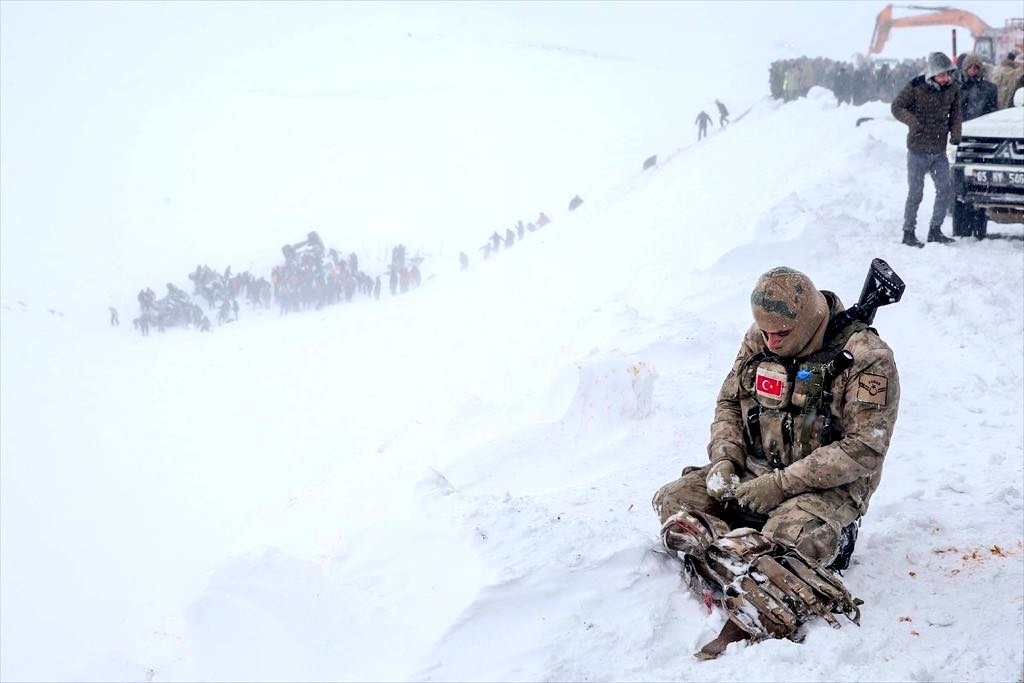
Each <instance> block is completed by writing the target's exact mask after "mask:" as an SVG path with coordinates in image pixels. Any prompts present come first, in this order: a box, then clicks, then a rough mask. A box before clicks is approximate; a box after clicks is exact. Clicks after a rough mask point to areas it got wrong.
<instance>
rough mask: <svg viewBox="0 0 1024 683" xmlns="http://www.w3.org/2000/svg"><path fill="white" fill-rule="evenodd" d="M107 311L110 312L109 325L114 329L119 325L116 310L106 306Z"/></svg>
mask: <svg viewBox="0 0 1024 683" xmlns="http://www.w3.org/2000/svg"><path fill="white" fill-rule="evenodd" d="M107 309H108V310H109V311H110V324H111V325H112V326H115V327H116V326H118V325H120V324H121V321H120V320H119V319H118V317H117V309H116V308H114V307H113V306H107Z"/></svg>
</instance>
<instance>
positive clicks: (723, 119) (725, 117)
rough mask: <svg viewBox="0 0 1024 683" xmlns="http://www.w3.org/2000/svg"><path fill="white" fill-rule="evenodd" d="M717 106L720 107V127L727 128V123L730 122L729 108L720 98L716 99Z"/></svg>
mask: <svg viewBox="0 0 1024 683" xmlns="http://www.w3.org/2000/svg"><path fill="white" fill-rule="evenodd" d="M715 106H716V107H718V127H719V128H725V125H726V124H727V123H729V110H728V109H726V108H725V105H724V104H722V103H721V102H719V101H718V100H715Z"/></svg>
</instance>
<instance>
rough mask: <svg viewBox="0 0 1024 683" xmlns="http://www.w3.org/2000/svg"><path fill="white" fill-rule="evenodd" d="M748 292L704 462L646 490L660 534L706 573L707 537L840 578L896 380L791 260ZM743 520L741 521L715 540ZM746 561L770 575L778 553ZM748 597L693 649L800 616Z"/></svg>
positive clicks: (882, 444)
mask: <svg viewBox="0 0 1024 683" xmlns="http://www.w3.org/2000/svg"><path fill="white" fill-rule="evenodd" d="M750 305H751V311H752V313H753V318H754V323H753V325H751V326H750V328H749V329H748V330H747V332H746V334H745V335H744V337H743V341H742V342H741V344H740V349H739V353H738V354H737V355H736V359H735V361H734V362H733V365H732V369H731V370H730V371H729V374H728V376H727V377H726V378H725V382H724V383H723V384H722V388H721V390H720V391H719V394H718V400H717V404H716V407H715V414H714V419H713V421H712V423H711V438H710V441H709V443H708V446H707V452H708V459H709V460H710V462H709V463H708V464H707V465H704V466H703V467H700V466H688V467H686V468H684V469H683V471H682V476H681V477H680V478H679V479H676V480H675V481H672V482H669V483H668V484H665V485H664V486H662V487H661V488H660V489H659V490H658V491H657V492H656V493H655V494H654V498H653V500H652V504H653V506H654V509H655V512H656V513H657V514H658V516H659V519H660V520H661V523H662V528H661V540H662V543H663V544H664V546H665V547H666V548H667V549H668V550H669V551H670V552H671V553H672V554H677V555H678V556H679V557H680V558H681V559H683V560H684V562H686V564H687V566H688V567H689V568H691V569H692V570H694V572H696V574H695V576H697V577H701V576H703V577H705V578H708V577H711V576H715V567H714V566H712V565H709V564H708V563H707V562H706V560H707V559H708V558H709V556H710V555H709V554H708V551H709V548H712V547H713V549H712V551H711V552H712V553H713V554H715V557H717V558H718V561H719V562H725V563H728V562H729V558H730V557H731V558H733V559H736V560H737V564H736V565H735V566H742V567H748V566H751V563H752V561H753V559H755V558H756V555H754V553H755V552H759V553H761V554H765V553H766V552H769V553H771V554H772V557H779V556H783V557H785V556H787V553H788V556H790V557H796V556H797V554H798V555H799V559H800V560H801V562H803V561H804V560H806V562H803V564H806V565H807V567H810V570H811V571H813V572H815V573H817V574H818V575H819V576H821V577H824V578H825V579H826V580H827V581H833V580H834V581H835V585H836V586H837V587H842V583H841V582H840V581H839V579H838V578H837V577H836V575H835V574H834V571H842V570H844V569H846V567H847V566H848V564H849V561H850V556H851V554H852V553H853V548H854V544H855V542H856V538H857V528H858V525H859V522H860V519H861V518H862V517H863V516H864V514H865V513H866V512H867V510H868V502H869V501H870V500H871V496H872V494H873V493H874V492H875V490H876V489H877V488H878V484H879V482H880V480H881V476H882V462H883V460H884V458H885V454H886V451H887V450H888V448H889V441H890V439H891V437H892V433H893V428H894V427H895V424H896V416H897V413H898V409H899V401H900V380H899V375H898V373H897V371H896V364H895V362H894V360H893V353H892V350H891V349H890V348H889V346H888V345H887V344H886V343H885V342H884V341H882V339H881V338H880V337H879V336H878V333H877V332H876V331H875V330H874V329H873V328H871V327H868V326H867V325H866V324H864V323H863V322H860V321H854V322H849V321H850V318H849V317H847V316H844V315H843V311H844V308H843V305H842V302H841V301H840V300H839V297H838V296H836V295H835V294H834V293H832V292H828V291H819V290H818V289H817V288H816V287H815V285H814V283H813V282H812V281H811V279H810V278H809V277H807V275H805V274H803V273H801V272H799V271H796V270H793V269H791V268H785V267H777V268H773V269H771V270H769V271H768V272H766V273H765V274H763V275H762V276H761V277H760V278H759V279H758V281H757V284H756V285H755V287H754V290H753V292H752V293H751V296H750ZM841 359H842V360H841ZM844 365H845V367H843V366H844ZM743 527H747V528H749V530H748V531H744V532H742V533H740V532H739V531H735V532H733V533H732V534H730V538H729V539H727V540H725V542H722V543H719V542H718V539H720V538H721V537H722V536H723V535H724V534H727V533H729V530H731V529H733V530H739V529H741V528H743ZM783 563H785V562H783ZM769 564H770V563H769ZM718 566H721V564H719V565H718ZM757 566H758V567H759V568H760V569H762V570H764V571H766V572H767V571H769V570H772V572H771V573H772V576H773V577H774V576H775V575H776V574H779V575H780V576H783V574H781V573H780V572H779V571H776V569H777V565H772V564H770V566H769V565H761V564H758V565H757ZM798 569H801V570H805V569H806V567H801V568H798ZM783 578H784V582H785V581H789V579H788V578H785V576H784V577H783ZM729 580H730V579H729V578H728V577H726V582H727V583H728V581H729ZM774 580H775V579H774V578H773V583H774ZM736 581H737V584H738V585H739V584H740V583H741V582H740V579H739V578H737V579H736ZM742 585H748V584H742ZM702 586H703V588H707V586H706V585H704V584H701V581H700V579H698V580H697V581H696V583H692V584H691V587H693V588H694V589H695V590H697V593H698V595H703V593H702V590H703V588H702ZM844 590H845V589H844ZM709 595H710V593H709ZM748 597H750V598H751V599H750V600H748V601H746V602H745V601H744V600H738V601H736V600H734V601H732V602H730V601H729V600H728V599H723V601H722V603H723V604H722V606H723V607H724V608H725V609H726V611H727V612H728V613H729V617H730V621H729V622H728V623H727V624H726V627H725V629H723V631H722V634H721V635H720V636H719V638H716V639H715V641H712V642H711V643H709V644H708V645H706V646H705V648H704V649H703V650H702V651H701V652H700V653H698V654H697V656H698V657H699V658H713V657H715V656H717V655H718V654H720V653H721V651H722V650H724V648H725V646H726V645H728V643H729V642H735V641H736V640H740V639H743V638H753V639H754V640H759V639H762V638H765V637H785V636H786V635H787V633H791V632H792V630H793V629H795V628H796V626H797V625H798V623H797V622H799V621H800V617H793V615H791V614H789V613H784V612H776V611H771V610H769V611H771V613H765V610H764V609H762V608H763V606H764V605H763V603H757V601H756V600H754V599H753V596H748ZM847 597H848V596H847ZM798 599H799V598H794V600H798ZM759 604H760V606H759ZM796 604H798V603H796ZM837 604H839V606H840V607H841V608H842V609H843V610H844V613H845V610H846V609H853V610H855V609H856V607H855V601H854V600H853V599H852V598H850V599H849V600H848V601H846V600H845V597H844V599H843V600H841V601H840V603H837ZM744 610H753V611H758V612H761V614H760V618H759V619H758V620H756V623H754V622H753V621H750V620H749V619H748V620H747V621H744V619H743V615H742V612H743V611H744ZM737 612H739V613H737ZM813 612H814V611H813V610H811V613H812V614H813ZM803 614H804V616H803V617H802V618H804V619H806V618H808V617H806V614H807V613H806V612H804V613H803ZM778 619H783V622H785V623H783V622H779V621H778ZM787 619H788V620H789V621H786V620H787ZM787 624H788V625H787ZM762 627H764V628H765V629H767V630H764V629H762Z"/></svg>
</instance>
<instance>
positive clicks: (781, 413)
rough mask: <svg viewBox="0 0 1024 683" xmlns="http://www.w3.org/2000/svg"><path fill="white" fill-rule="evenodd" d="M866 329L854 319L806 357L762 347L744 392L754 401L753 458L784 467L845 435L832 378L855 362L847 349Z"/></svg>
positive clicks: (746, 368) (749, 422)
mask: <svg viewBox="0 0 1024 683" xmlns="http://www.w3.org/2000/svg"><path fill="white" fill-rule="evenodd" d="M866 329H870V328H869V327H868V326H867V325H865V324H864V323H862V322H853V323H850V324H849V325H847V326H846V327H845V328H843V329H842V330H840V331H839V332H838V333H837V334H835V335H834V336H832V338H831V339H829V340H827V341H826V344H825V346H824V347H823V348H822V349H821V350H820V351H816V352H814V353H812V354H810V355H808V356H803V357H801V358H781V357H779V356H777V355H775V354H773V353H770V352H768V351H762V352H760V353H757V354H754V355H753V356H751V357H750V358H748V359H747V360H746V361H745V362H744V364H743V365H742V366H741V368H740V373H739V380H740V391H741V396H743V395H744V394H745V395H746V397H747V398H749V399H752V401H753V402H752V404H751V405H750V407H749V408H748V409H747V413H746V415H744V429H743V435H744V440H745V441H746V446H747V453H748V455H749V456H750V457H752V458H754V459H755V460H759V461H761V462H762V463H763V464H764V465H765V466H766V467H770V468H771V469H781V468H783V467H786V466H787V465H790V464H792V463H794V462H796V461H797V460H801V459H803V458H805V457H807V455H808V454H809V453H810V452H811V451H813V450H814V449H816V448H818V447H820V446H825V445H827V444H830V443H832V442H834V441H838V440H839V439H841V438H842V436H843V430H842V423H841V420H840V418H839V417H838V416H836V415H833V414H832V382H833V380H834V379H835V377H836V376H837V375H839V374H841V372H842V371H843V370H845V369H846V367H849V365H850V363H852V362H853V356H852V355H850V354H849V353H848V352H844V351H843V347H845V346H846V343H847V342H848V341H849V340H850V337H852V336H853V335H854V334H856V333H857V332H860V331H862V330H866ZM744 403H749V401H744Z"/></svg>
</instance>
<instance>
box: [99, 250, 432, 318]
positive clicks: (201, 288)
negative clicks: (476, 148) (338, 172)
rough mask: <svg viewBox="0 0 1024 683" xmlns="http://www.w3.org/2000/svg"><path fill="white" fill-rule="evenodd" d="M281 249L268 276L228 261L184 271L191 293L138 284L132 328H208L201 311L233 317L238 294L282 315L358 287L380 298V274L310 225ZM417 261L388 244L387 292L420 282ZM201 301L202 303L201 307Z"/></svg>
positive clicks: (341, 297) (336, 299) (343, 296)
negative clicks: (328, 243)
mask: <svg viewBox="0 0 1024 683" xmlns="http://www.w3.org/2000/svg"><path fill="white" fill-rule="evenodd" d="M281 251H282V253H283V255H284V263H280V264H278V265H276V266H274V267H273V268H272V269H271V273H270V279H269V280H268V279H267V278H266V277H263V276H260V277H256V276H254V275H253V274H252V273H250V272H249V271H245V272H243V273H238V274H234V275H233V274H232V273H231V266H228V267H227V268H225V269H224V272H223V273H221V272H219V271H216V270H214V269H212V268H210V267H209V266H207V265H197V266H196V269H195V270H194V271H193V272H191V273H189V274H188V279H189V280H191V281H192V294H189V293H187V292H186V291H185V290H183V289H181V288H180V287H178V286H176V285H175V284H174V283H172V282H168V283H167V293H166V294H165V295H164V296H163V297H161V298H159V299H158V298H157V296H156V292H154V291H153V290H152V289H151V288H149V287H146V288H143V289H141V290H139V293H138V295H137V297H136V298H137V300H138V302H139V315H138V316H137V317H136V318H134V319H133V320H132V324H133V326H134V328H135V329H136V330H138V331H139V332H140V333H141V334H142V335H143V336H149V332H150V329H151V328H153V327H155V328H156V329H157V330H158V331H160V332H163V331H165V330H166V329H167V328H168V327H175V326H183V327H195V328H196V329H198V330H200V331H202V332H209V331H210V330H211V329H212V328H213V325H212V323H211V321H210V318H209V317H208V316H207V313H206V311H210V312H211V313H212V312H213V311H216V320H217V324H218V325H224V324H226V323H230V322H236V321H237V320H238V313H239V309H240V306H239V304H238V301H239V299H243V301H245V302H248V304H249V305H250V307H251V308H252V309H254V310H255V309H256V308H265V309H269V308H271V306H272V305H273V304H275V303H276V304H277V306H278V309H279V311H280V314H281V315H284V314H285V313H289V312H293V311H302V310H307V309H310V308H315V309H320V308H323V307H324V306H328V305H331V304H335V303H340V302H343V301H344V302H348V301H351V300H352V299H353V297H354V296H355V295H356V294H357V293H361V294H363V295H365V296H367V297H372V298H373V299H380V292H381V276H380V275H377V276H376V277H371V276H370V275H368V274H367V273H365V272H362V271H360V270H359V257H358V256H357V254H356V253H355V252H352V253H350V254H349V255H348V256H347V257H345V256H342V254H341V253H340V252H339V251H338V250H337V249H327V248H326V247H325V245H324V243H323V240H321V239H320V235H318V234H317V233H316V232H315V231H313V232H310V233H309V234H308V235H307V236H306V239H305V240H303V241H301V242H297V243H294V244H286V245H284V246H283V247H282V248H281ZM422 261H423V257H422V256H418V255H417V256H413V257H407V255H406V247H405V245H403V244H399V245H397V246H395V247H394V248H393V249H392V251H391V263H390V264H389V265H388V268H387V272H388V274H389V283H390V290H391V294H392V295H395V294H399V293H404V292H406V291H408V290H409V289H410V288H416V287H419V286H420V284H421V282H422V277H421V275H420V268H419V266H420V264H421V263H422ZM200 303H204V304H206V310H205V311H204V309H203V307H202V306H201V305H200ZM108 310H109V311H110V324H111V325H112V326H118V325H120V320H119V318H118V313H117V309H116V308H114V307H113V306H111V307H108Z"/></svg>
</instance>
